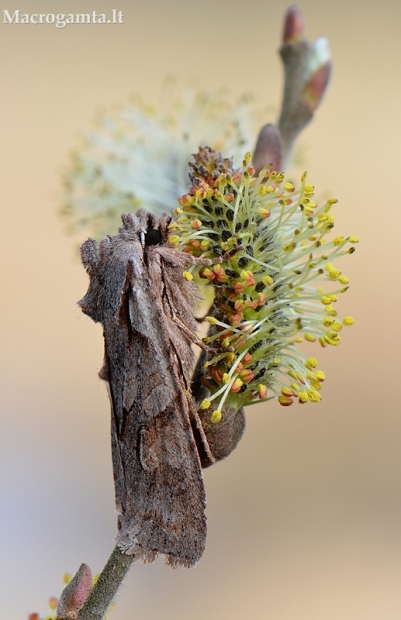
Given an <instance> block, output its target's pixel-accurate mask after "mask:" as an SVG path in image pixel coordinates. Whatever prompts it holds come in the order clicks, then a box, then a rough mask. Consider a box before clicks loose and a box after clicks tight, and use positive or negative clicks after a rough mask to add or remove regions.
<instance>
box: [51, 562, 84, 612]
mask: <svg viewBox="0 0 401 620" xmlns="http://www.w3.org/2000/svg"><path fill="white" fill-rule="evenodd" d="M91 590H92V573H91V570H90V568H89V566H87V565H86V564H81V566H80V567H79V569H78V572H77V573H76V575H75V576H74V577H73V578H72V579H71V581H70V583H69V584H68V585H67V586H66V587H65V588H64V590H63V591H62V593H61V596H60V600H59V602H58V606H57V616H58V617H59V618H71V617H72V613H71V612H76V611H78V610H79V609H81V607H82V606H83V605H84V603H85V601H86V599H87V598H88V596H89V594H90V593H91Z"/></svg>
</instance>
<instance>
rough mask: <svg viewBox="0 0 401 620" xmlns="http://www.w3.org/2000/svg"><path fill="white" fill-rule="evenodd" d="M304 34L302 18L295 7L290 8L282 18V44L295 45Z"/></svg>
mask: <svg viewBox="0 0 401 620" xmlns="http://www.w3.org/2000/svg"><path fill="white" fill-rule="evenodd" d="M304 34H305V20H304V16H303V14H302V13H301V11H300V10H299V8H298V7H297V6H295V5H293V6H290V8H289V9H288V10H287V13H286V14H285V18H284V30H283V43H284V45H287V44H288V43H295V42H296V41H299V40H300V39H302V38H303V36H304Z"/></svg>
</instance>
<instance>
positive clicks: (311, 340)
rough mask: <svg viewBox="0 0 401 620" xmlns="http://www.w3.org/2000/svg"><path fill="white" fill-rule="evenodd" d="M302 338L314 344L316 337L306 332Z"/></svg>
mask: <svg viewBox="0 0 401 620" xmlns="http://www.w3.org/2000/svg"><path fill="white" fill-rule="evenodd" d="M304 338H305V340H307V341H308V342H316V337H315V336H313V335H312V334H309V333H308V332H306V333H305V334H304Z"/></svg>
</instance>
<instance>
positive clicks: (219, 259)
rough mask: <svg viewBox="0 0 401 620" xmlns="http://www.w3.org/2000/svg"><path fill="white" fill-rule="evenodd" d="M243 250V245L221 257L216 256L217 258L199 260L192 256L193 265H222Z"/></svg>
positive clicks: (198, 257) (199, 258) (197, 257)
mask: <svg viewBox="0 0 401 620" xmlns="http://www.w3.org/2000/svg"><path fill="white" fill-rule="evenodd" d="M243 249H244V246H243V245H239V246H238V247H236V248H233V249H232V250H228V252H226V253H225V254H223V256H218V257H217V258H201V257H200V256H192V259H193V263H194V265H216V264H218V263H224V261H225V260H228V259H229V258H231V257H232V256H235V255H236V254H238V252H241V251H242V250H243Z"/></svg>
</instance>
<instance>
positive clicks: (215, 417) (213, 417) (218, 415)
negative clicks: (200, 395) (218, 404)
mask: <svg viewBox="0 0 401 620" xmlns="http://www.w3.org/2000/svg"><path fill="white" fill-rule="evenodd" d="M210 420H211V421H212V422H213V424H217V422H220V420H221V411H219V409H216V411H213V413H212V415H211V417H210Z"/></svg>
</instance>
